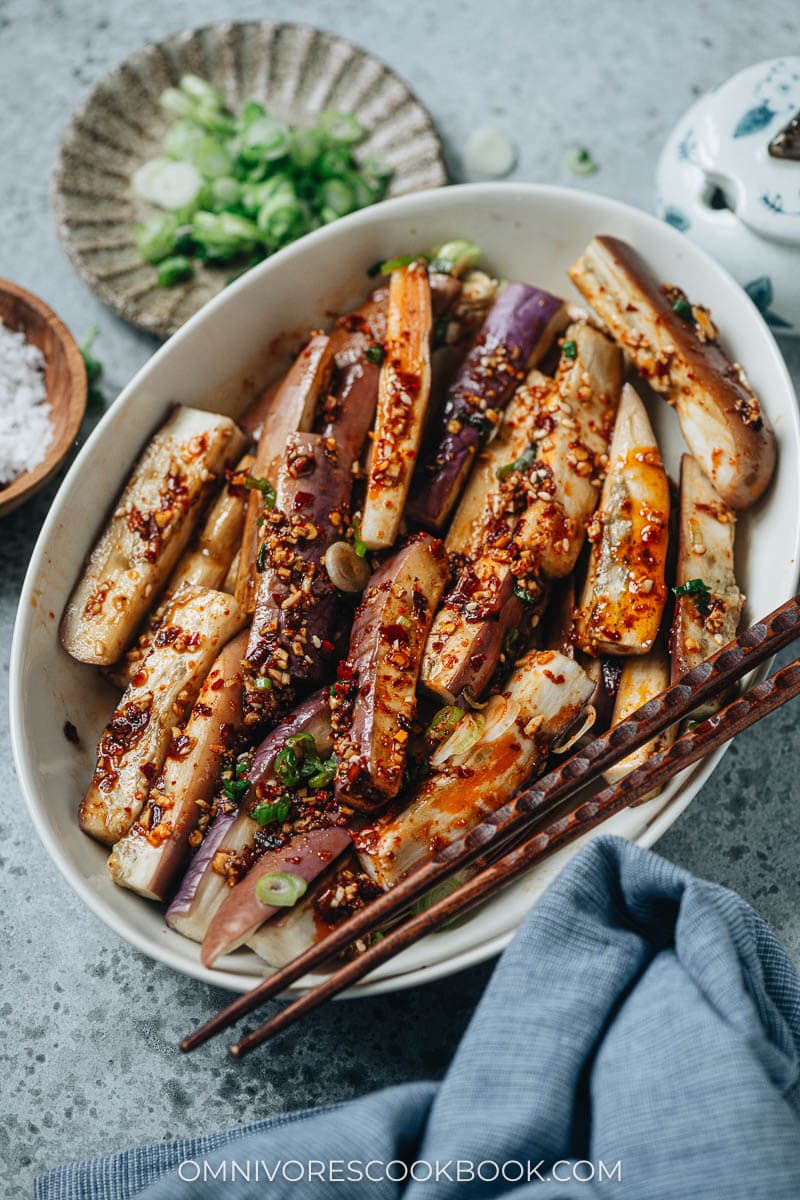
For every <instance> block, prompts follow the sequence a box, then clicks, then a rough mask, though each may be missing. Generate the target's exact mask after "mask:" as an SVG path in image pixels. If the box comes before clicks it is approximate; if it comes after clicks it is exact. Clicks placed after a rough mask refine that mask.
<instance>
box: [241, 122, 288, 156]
mask: <svg viewBox="0 0 800 1200" xmlns="http://www.w3.org/2000/svg"><path fill="white" fill-rule="evenodd" d="M288 149H289V133H288V130H287V129H286V126H285V125H284V124H282V123H281V122H280V121H276V120H275V118H274V117H259V118H258V119H257V120H255V121H253V122H252V124H250V125H248V126H247V128H246V129H245V131H244V133H243V134H242V140H241V157H242V158H243V159H244V161H245V162H250V163H260V162H273V161H274V160H275V159H276V158H283V156H284V155H285V154H286V153H287V151H288Z"/></svg>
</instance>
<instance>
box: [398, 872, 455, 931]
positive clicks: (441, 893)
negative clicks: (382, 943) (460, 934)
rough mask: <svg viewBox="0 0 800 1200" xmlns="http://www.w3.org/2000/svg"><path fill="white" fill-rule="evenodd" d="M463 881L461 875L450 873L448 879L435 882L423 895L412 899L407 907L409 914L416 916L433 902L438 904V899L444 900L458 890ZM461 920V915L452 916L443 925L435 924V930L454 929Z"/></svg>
mask: <svg viewBox="0 0 800 1200" xmlns="http://www.w3.org/2000/svg"><path fill="white" fill-rule="evenodd" d="M463 882H464V876H463V875H452V876H451V877H450V879H443V880H442V882H441V883H437V884H436V887H433V888H431V890H430V891H429V892H426V893H425V895H424V896H420V898H419V900H415V901H414V903H413V904H412V905H411V908H410V909H409V915H410V916H412V917H416V916H419V915H420V913H424V912H427V911H428V909H429V908H433V906H434V904H438V903H439V901H440V900H445V899H446V898H447V897H448V896H452V894H453V892H455V891H458V889H459V888H460V887H461V885H462V883H463ZM463 920H464V918H463V917H454V918H453V919H452V920H450V921H446V922H445V924H444V925H439V926H437V928H436V931H435V932H436V933H444V932H445V931H446V930H448V929H455V928H456V926H457V925H460V924H461V922H462V921H463Z"/></svg>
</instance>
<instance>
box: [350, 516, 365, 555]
mask: <svg viewBox="0 0 800 1200" xmlns="http://www.w3.org/2000/svg"><path fill="white" fill-rule="evenodd" d="M353 549H354V550H355V552H356V554H357V555H358V557H359V558H366V556H367V543H366V542H365V541H364V539H363V538H362V536H361V526H360V525H359V523H358V521H353Z"/></svg>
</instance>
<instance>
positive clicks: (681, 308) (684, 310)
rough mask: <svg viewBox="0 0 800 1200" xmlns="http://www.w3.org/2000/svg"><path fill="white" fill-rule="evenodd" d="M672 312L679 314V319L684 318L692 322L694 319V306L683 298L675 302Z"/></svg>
mask: <svg viewBox="0 0 800 1200" xmlns="http://www.w3.org/2000/svg"><path fill="white" fill-rule="evenodd" d="M672 311H673V312H674V313H677V314H678V316H679V317H682V318H683V320H684V321H691V320H692V319H693V315H694V314H693V313H692V306H691V304H690V303H689V301H688V300H686V299H685V298H684V297H683V296H681V297H680V298H679V299H678V300H676V301H675V303H674V304H673V306H672Z"/></svg>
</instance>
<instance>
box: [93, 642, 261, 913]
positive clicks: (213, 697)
mask: <svg viewBox="0 0 800 1200" xmlns="http://www.w3.org/2000/svg"><path fill="white" fill-rule="evenodd" d="M247 636H248V635H247V632H246V631H243V632H242V633H240V634H238V635H237V636H236V637H235V638H233V640H232V641H230V642H229V643H228V645H227V646H226V647H225V648H224V650H223V651H222V653H221V654H220V655H219V657H218V658H217V660H216V662H215V663H214V665H213V666H212V668H211V670H210V671H209V673H208V675H207V676H206V680H205V682H204V684H203V686H202V688H201V689H200V694H199V695H198V697H197V700H196V701H195V703H194V705H193V707H192V711H191V715H190V716H189V719H188V721H187V722H186V725H185V726H184V727H183V728H182V729H180V728H177V727H176V729H175V730H174V731H173V737H172V740H171V742H170V745H169V749H168V750H167V757H166V761H165V763H164V767H163V769H162V771H161V774H160V775H159V777H158V779H157V780H156V782H155V784H154V785H153V787H152V789H151V791H150V795H149V796H148V799H147V803H146V805H145V807H144V809H143V811H142V813H141V816H140V817H139V819H138V820H137V821H135V822H134V823H133V825H132V826H131V828H130V830H129V831H128V833H126V835H125V837H123V838H121V839H120V841H118V842H117V844H116V846H115V847H114V849H113V850H112V851H111V856H110V858H109V860H108V869H109V872H110V874H111V878H112V879H113V880H114V882H115V883H117V884H119V885H120V887H126V888H130V889H131V890H132V891H134V892H138V893H139V895H140V896H145V897H146V898H147V899H149V900H165V899H166V898H167V895H168V894H169V892H170V891H171V890H172V886H173V884H174V882H175V879H176V878H177V876H178V874H179V872H180V870H181V867H182V866H183V865H184V863H185V861H186V857H187V854H188V849H189V838H190V837H191V835H192V833H193V832H194V830H195V828H196V826H197V823H198V821H199V819H200V816H201V815H202V813H203V812H204V811H207V810H208V808H209V807H210V804H211V802H212V800H213V798H214V791H215V788H216V786H217V783H218V780H219V775H220V771H221V769H222V764H223V762H224V759H225V756H226V755H228V754H230V753H231V752H232V750H233V748H234V746H235V743H236V736H237V734H238V731H239V730H240V729H241V725H242V691H243V687H244V673H243V670H242V662H243V659H244V654H245V650H246V649H247Z"/></svg>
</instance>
